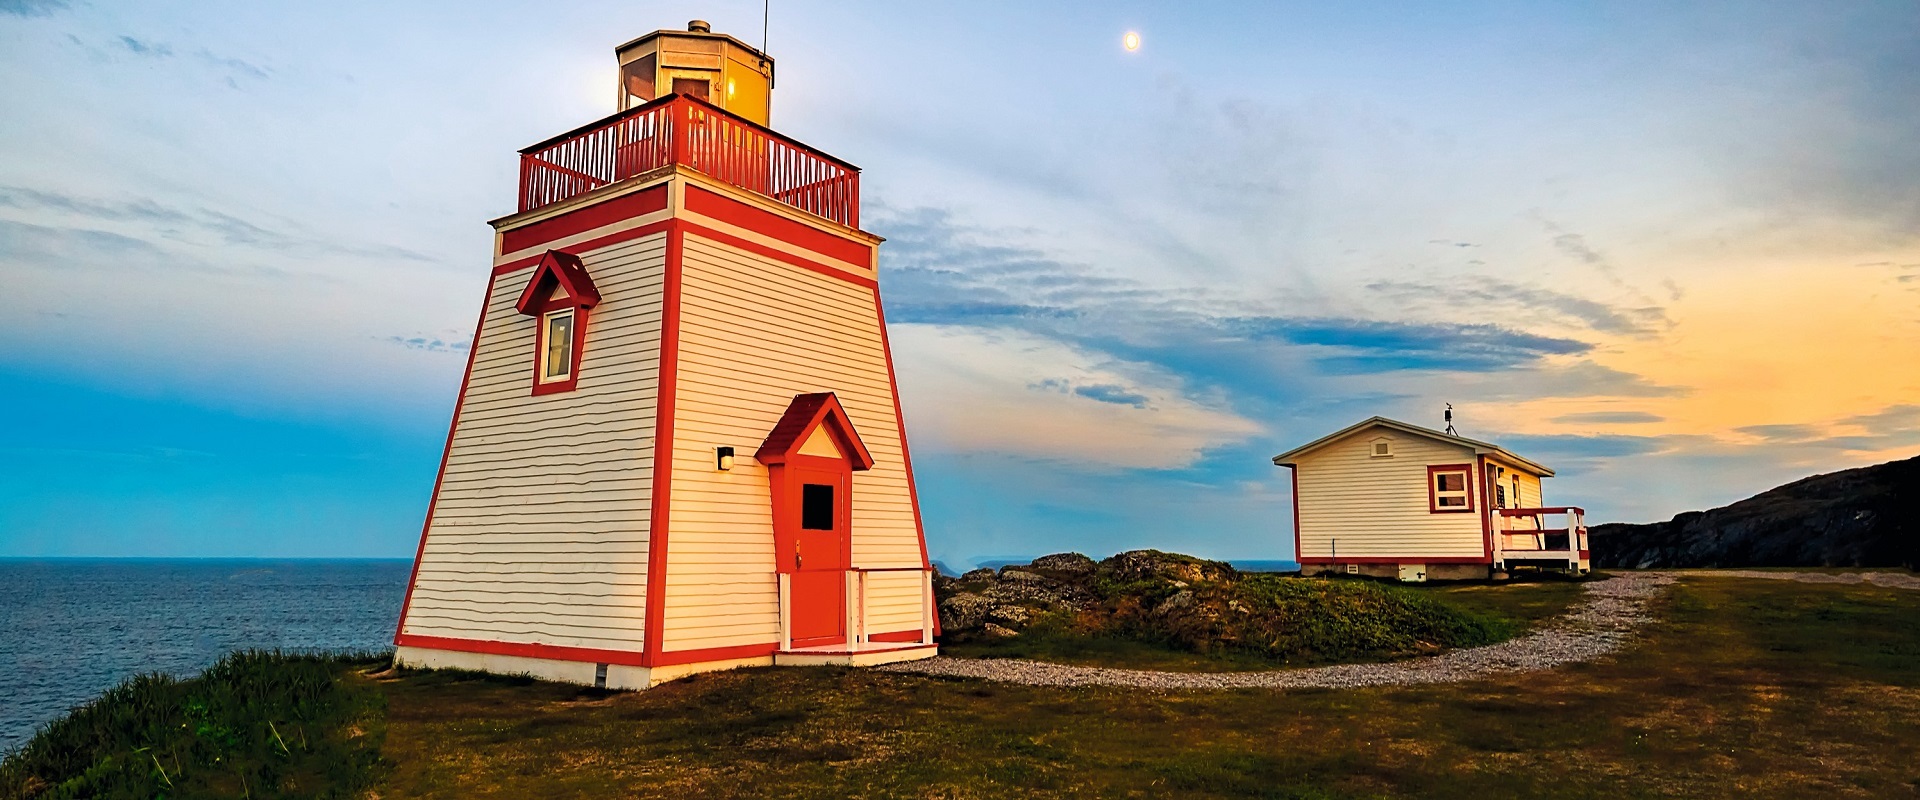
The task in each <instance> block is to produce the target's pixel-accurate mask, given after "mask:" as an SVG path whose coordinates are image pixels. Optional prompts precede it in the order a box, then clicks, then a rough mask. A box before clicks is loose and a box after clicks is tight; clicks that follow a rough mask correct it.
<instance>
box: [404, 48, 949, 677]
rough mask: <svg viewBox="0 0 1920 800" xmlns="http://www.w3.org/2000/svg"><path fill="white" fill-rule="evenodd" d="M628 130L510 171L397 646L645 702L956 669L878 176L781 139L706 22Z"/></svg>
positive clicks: (567, 145)
mask: <svg viewBox="0 0 1920 800" xmlns="http://www.w3.org/2000/svg"><path fill="white" fill-rule="evenodd" d="M616 56H617V61H618V65H619V70H618V83H617V90H616V103H615V112H614V113H613V114H612V115H611V116H608V117H606V118H604V119H601V120H598V121H596V122H593V123H590V124H587V125H584V126H581V127H579V128H576V129H574V130H571V131H568V132H566V133H563V134H560V135H559V136H555V137H553V138H551V139H548V140H546V141H544V142H540V143H539V144H535V145H533V146H531V147H528V148H526V149H524V150H522V151H520V161H519V170H520V172H519V196H518V199H517V203H518V211H517V212H516V213H513V214H511V215H508V216H505V217H502V218H500V219H496V220H493V222H492V223H491V224H492V225H493V228H494V248H493V267H492V273H491V279H490V281H489V283H488V286H487V292H486V298H485V301H484V303H483V305H482V308H481V312H480V319H479V323H478V326H477V329H476V331H475V333H474V338H473V344H472V347H471V349H470V351H469V353H468V358H467V368H466V373H465V375H464V377H463V378H462V380H461V385H460V392H459V399H458V401H457V403H456V405H455V409H454V413H453V420H452V424H451V426H450V431H449V433H448V437H447V445H446V450H445V455H444V457H443V460H442V463H441V467H440V473H439V477H438V479H437V480H436V482H435V486H434V491H433V496H432V499H431V501H430V503H429V506H428V509H427V515H426V523H425V525H424V526H423V530H422V532H421V540H420V547H419V553H418V555H417V556H416V558H415V561H414V572H413V577H412V580H411V581H410V583H409V585H408V589H407V596H406V601H405V603H404V605H403V607H402V610H401V617H400V624H399V630H398V632H397V634H396V636H395V639H394V642H395V645H396V647H397V659H398V660H399V662H400V663H403V664H406V665H409V666H421V667H457V668H464V669H475V670H483V671H487V672H495V673H505V674H528V675H533V676H536V677H540V678H545V679H550V680H560V681H569V682H574V683H581V684H589V685H597V686H606V687H612V688H646V687H649V686H653V685H656V684H658V683H660V682H662V681H666V680H671V679H673V678H676V677H679V676H682V675H686V674H689V673H692V672H699V671H706V670H715V669H728V668H733V667H740V666H757V665H785V664H794V665H805V664H847V665H868V664H879V663H886V662H891V661H900V660H907V659H914V658H925V657H928V656H931V655H933V654H934V653H935V652H936V646H935V644H934V635H935V633H936V626H937V620H936V617H935V614H934V610H933V598H932V584H931V579H932V571H931V569H930V565H929V563H928V561H927V554H926V543H925V537H924V533H923V531H922V527H921V521H920V510H919V503H918V501H917V498H916V496H915V492H914V484H913V468H912V464H911V461H910V459H909V456H908V452H907V440H906V431H905V425H904V422H903V420H902V415H901V411H900V399H899V393H898V391H897V388H896V386H895V381H894V370H893V362H892V355H891V352H890V351H889V349H888V346H887V330H886V321H885V315H884V314H883V312H882V309H881V303H880V292H879V283H878V277H879V275H878V248H879V246H880V243H881V239H880V237H878V236H875V235H873V234H870V233H867V232H866V231H864V230H862V229H861V228H860V171H859V169H858V168H856V167H854V166H853V165H851V164H849V163H847V162H845V161H842V160H840V159H839V158H836V157H834V156H832V155H829V154H827V153H825V152H823V151H821V150H817V149H815V148H813V147H809V146H807V145H805V144H801V143H800V142H798V141H795V140H794V139H792V138H789V137H787V136H784V135H782V134H780V133H776V132H775V131H774V130H773V128H771V127H770V124H771V121H770V111H771V107H772V103H771V98H772V91H773V87H774V62H773V58H772V57H770V56H768V55H767V54H765V53H763V52H761V51H759V50H757V49H755V48H753V47H750V46H748V45H746V44H744V43H742V42H740V41H739V40H737V39H734V38H733V37H731V36H727V35H724V34H717V33H713V32H712V31H711V30H710V29H709V27H708V26H707V24H706V23H704V22H700V21H695V22H693V23H691V24H689V25H688V26H687V30H684V31H656V32H654V33H651V34H648V35H646V36H643V37H640V38H639V39H636V40H634V41H631V42H628V43H626V44H624V45H621V46H620V47H619V48H617V49H616Z"/></svg>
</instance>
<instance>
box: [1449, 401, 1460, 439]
mask: <svg viewBox="0 0 1920 800" xmlns="http://www.w3.org/2000/svg"><path fill="white" fill-rule="evenodd" d="M1447 435H1448V436H1459V435H1460V432H1459V431H1456V430H1454V429H1453V404H1452V403H1448V404H1447Z"/></svg>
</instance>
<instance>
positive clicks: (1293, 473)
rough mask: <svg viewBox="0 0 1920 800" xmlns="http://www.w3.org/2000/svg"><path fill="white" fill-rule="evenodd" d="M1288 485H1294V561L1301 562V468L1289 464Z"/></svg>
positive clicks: (1287, 466)
mask: <svg viewBox="0 0 1920 800" xmlns="http://www.w3.org/2000/svg"><path fill="white" fill-rule="evenodd" d="M1285 466H1286V468H1287V478H1288V481H1287V482H1288V483H1291V484H1293V560H1294V561H1296V562H1299V563H1306V562H1304V561H1301V553H1300V467H1298V466H1296V465H1293V464H1287V465H1285Z"/></svg>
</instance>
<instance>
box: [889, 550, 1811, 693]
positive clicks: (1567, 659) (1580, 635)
mask: <svg viewBox="0 0 1920 800" xmlns="http://www.w3.org/2000/svg"><path fill="white" fill-rule="evenodd" d="M1775 574H1777V573H1775ZM1674 577H1675V576H1674V575H1673V574H1671V573H1665V572H1631V573H1625V574H1621V575H1617V576H1615V577H1613V578H1611V579H1608V580H1604V581H1595V582H1593V583H1589V584H1587V585H1586V599H1585V600H1584V601H1583V602H1582V603H1580V605H1579V606H1577V607H1575V608H1574V610H1573V611H1572V612H1570V613H1568V614H1567V615H1566V616H1563V617H1561V618H1559V619H1558V620H1556V621H1555V622H1554V623H1553V624H1552V625H1549V626H1548V627H1545V628H1541V629H1539V630H1536V631H1534V632H1532V633H1529V634H1527V635H1525V636H1521V637H1519V638H1516V639H1510V640H1508V641H1505V642H1501V643H1499V644H1493V645H1488V646H1486V647H1472V648H1467V649H1465V650H1454V651H1451V652H1447V653H1442V654H1440V655H1437V656H1428V657H1425V658H1416V659H1411V660H1408V661H1395V662H1391V663H1386V664H1339V665H1335V666H1331V667H1315V668H1312V669H1289V670H1274V671H1271V672H1157V671H1152V670H1137V669H1110V668H1107V667H1076V666H1068V665H1065V664H1049V663H1045V662H1040V661H1024V660H1020V659H1007V658H953V657H950V656H937V657H934V658H929V659H925V660H922V661H909V662H905V663H901V664H893V665H889V666H885V667H881V668H880V669H887V670H893V671H895V672H917V673H922V674H926V675H948V676H955V677H964V678H981V679H985V680H992V681H1003V682H1008V683H1024V684H1029V685H1033V686H1131V687H1138V688H1147V689H1250V688H1256V689H1304V688H1322V689H1338V688H1347V687H1356V686H1412V685H1416V684H1426V683H1455V682H1459V681H1465V680H1471V679H1474V678H1479V677H1483V676H1486V675H1493V674H1498V673H1505V672H1531V671H1535V670H1544V669H1552V668H1554V667H1557V666H1560V665H1562V664H1572V663H1576V662H1580V661H1591V660H1593V659H1596V658H1599V657H1601V656H1604V655H1606V654H1608V653H1611V652H1613V651H1615V650H1618V649H1620V647H1621V646H1622V645H1624V644H1625V643H1626V642H1627V641H1628V640H1629V639H1631V638H1632V637H1633V634H1634V630H1635V629H1637V628H1639V627H1640V626H1641V625H1642V624H1645V623H1646V622H1647V621H1648V620H1649V619H1650V616H1649V614H1648V612H1647V601H1648V600H1651V599H1652V598H1653V597H1655V596H1657V595H1659V594H1660V593H1661V592H1662V591H1663V590H1664V589H1665V588H1666V587H1667V586H1668V585H1670V584H1672V583H1673V581H1674Z"/></svg>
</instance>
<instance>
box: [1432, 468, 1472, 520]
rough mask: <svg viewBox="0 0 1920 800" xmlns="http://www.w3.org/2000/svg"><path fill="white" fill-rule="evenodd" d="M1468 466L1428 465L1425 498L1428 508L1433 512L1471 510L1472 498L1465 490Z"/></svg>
mask: <svg viewBox="0 0 1920 800" xmlns="http://www.w3.org/2000/svg"><path fill="white" fill-rule="evenodd" d="M1472 474H1473V473H1472V470H1471V468H1469V467H1464V466H1461V467H1428V468H1427V499H1428V501H1429V504H1428V510H1430V511H1433V512H1434V513H1439V512H1442V511H1472V510H1473V498H1472V496H1471V495H1470V494H1469V493H1468V491H1467V484H1468V476H1470V475H1472Z"/></svg>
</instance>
